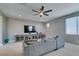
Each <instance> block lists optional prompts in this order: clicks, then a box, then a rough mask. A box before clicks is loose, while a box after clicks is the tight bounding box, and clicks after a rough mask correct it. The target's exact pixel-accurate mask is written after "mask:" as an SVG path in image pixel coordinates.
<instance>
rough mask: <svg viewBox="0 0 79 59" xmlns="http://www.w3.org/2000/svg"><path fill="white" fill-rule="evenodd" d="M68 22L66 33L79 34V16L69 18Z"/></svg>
mask: <svg viewBox="0 0 79 59" xmlns="http://www.w3.org/2000/svg"><path fill="white" fill-rule="evenodd" d="M65 23H66V34H72V35H78V34H79V17H72V18H68V19H66V21H65Z"/></svg>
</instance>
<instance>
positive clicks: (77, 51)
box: [45, 43, 79, 56]
mask: <svg viewBox="0 0 79 59" xmlns="http://www.w3.org/2000/svg"><path fill="white" fill-rule="evenodd" d="M45 56H79V46H77V45H73V44H69V43H65V47H64V48H60V49H58V50H56V51H53V52H51V53H48V54H46V55H45Z"/></svg>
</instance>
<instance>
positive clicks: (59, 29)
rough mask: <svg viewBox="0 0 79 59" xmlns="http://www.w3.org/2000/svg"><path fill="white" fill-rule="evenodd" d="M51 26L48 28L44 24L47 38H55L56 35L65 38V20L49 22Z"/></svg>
mask: <svg viewBox="0 0 79 59" xmlns="http://www.w3.org/2000/svg"><path fill="white" fill-rule="evenodd" d="M48 23H49V24H50V27H49V28H47V27H46V24H44V28H45V33H46V36H47V37H54V36H56V35H59V36H62V37H64V35H65V33H64V32H65V25H64V20H63V19H57V20H53V21H51V22H48Z"/></svg>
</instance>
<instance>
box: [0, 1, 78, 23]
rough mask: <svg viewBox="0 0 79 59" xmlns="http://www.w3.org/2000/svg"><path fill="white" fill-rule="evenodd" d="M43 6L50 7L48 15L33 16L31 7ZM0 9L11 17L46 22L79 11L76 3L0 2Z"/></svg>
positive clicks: (36, 8) (46, 8) (47, 8)
mask: <svg viewBox="0 0 79 59" xmlns="http://www.w3.org/2000/svg"><path fill="white" fill-rule="evenodd" d="M42 5H43V6H45V9H44V10H50V9H52V10H53V11H52V12H49V13H48V14H49V16H42V17H41V18H40V17H39V15H36V16H34V14H35V13H34V12H33V11H32V9H35V10H38V9H40V7H41V6H42ZM0 10H1V11H2V12H3V13H4V14H5V15H6V16H7V17H12V18H19V19H25V20H32V21H39V22H46V21H50V20H53V19H55V18H57V17H61V16H64V15H67V14H70V13H73V12H76V11H79V4H77V3H41V4H40V3H17V4H15V3H0Z"/></svg>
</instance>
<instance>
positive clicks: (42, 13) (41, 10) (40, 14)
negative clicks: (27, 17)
mask: <svg viewBox="0 0 79 59" xmlns="http://www.w3.org/2000/svg"><path fill="white" fill-rule="evenodd" d="M32 11H34V12H36V13H37V15H39V16H40V17H41V16H43V15H45V16H49V15H48V14H47V13H48V12H51V11H52V10H47V11H44V6H42V7H41V9H40V10H39V11H37V10H33V9H32Z"/></svg>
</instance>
